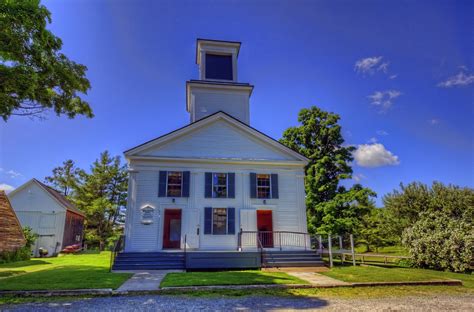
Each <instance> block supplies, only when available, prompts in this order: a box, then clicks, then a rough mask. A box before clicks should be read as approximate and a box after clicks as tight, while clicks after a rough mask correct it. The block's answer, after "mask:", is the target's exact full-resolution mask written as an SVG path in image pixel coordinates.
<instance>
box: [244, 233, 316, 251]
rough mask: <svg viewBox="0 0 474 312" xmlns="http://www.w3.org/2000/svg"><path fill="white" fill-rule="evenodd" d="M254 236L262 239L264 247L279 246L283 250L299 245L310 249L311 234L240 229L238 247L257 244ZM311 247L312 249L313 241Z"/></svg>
mask: <svg viewBox="0 0 474 312" xmlns="http://www.w3.org/2000/svg"><path fill="white" fill-rule="evenodd" d="M254 237H258V238H259V239H260V243H261V245H262V248H264V249H265V248H279V249H280V250H283V249H284V248H285V247H299V248H304V250H308V239H310V238H311V236H310V234H308V233H304V232H295V231H242V230H241V231H240V232H239V237H238V243H237V244H238V249H239V250H242V248H243V247H244V246H246V247H252V245H253V246H255V244H256V242H255V241H254V240H253V239H254ZM309 249H312V246H311V243H310V244H309Z"/></svg>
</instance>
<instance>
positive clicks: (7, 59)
mask: <svg viewBox="0 0 474 312" xmlns="http://www.w3.org/2000/svg"><path fill="white" fill-rule="evenodd" d="M48 23H51V13H50V12H49V11H48V9H47V8H46V7H45V6H43V5H40V1H39V0H21V1H18V0H0V29H1V31H0V116H1V117H2V118H3V120H4V121H7V120H8V118H9V117H10V116H11V115H17V116H41V113H43V112H45V111H47V110H53V111H54V112H55V113H56V114H57V115H58V116H59V115H61V114H65V115H67V116H68V117H69V118H73V117H75V116H76V115H77V114H80V115H85V116H87V117H93V114H92V110H91V108H90V106H89V104H88V103H87V102H86V101H84V100H83V99H82V98H81V96H80V95H79V94H81V93H82V94H86V93H87V91H88V90H89V89H90V83H89V80H88V79H87V78H86V77H85V73H86V70H87V67H86V66H84V65H81V64H77V63H75V62H73V61H71V60H70V59H68V58H67V57H66V56H65V55H64V54H62V53H60V52H59V51H60V50H61V47H62V41H61V39H60V38H58V37H56V36H55V35H54V34H53V33H51V32H50V31H49V30H47V29H46V25H47V24H48Z"/></svg>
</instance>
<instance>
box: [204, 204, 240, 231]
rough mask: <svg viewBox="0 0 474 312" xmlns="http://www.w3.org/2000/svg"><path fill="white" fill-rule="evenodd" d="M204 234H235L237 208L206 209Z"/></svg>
mask: <svg viewBox="0 0 474 312" xmlns="http://www.w3.org/2000/svg"><path fill="white" fill-rule="evenodd" d="M204 234H211V235H226V234H230V235H233V234H235V208H232V207H229V208H213V207H206V208H204Z"/></svg>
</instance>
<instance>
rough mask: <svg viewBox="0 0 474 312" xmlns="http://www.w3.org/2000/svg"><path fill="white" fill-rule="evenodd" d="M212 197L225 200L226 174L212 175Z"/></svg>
mask: <svg viewBox="0 0 474 312" xmlns="http://www.w3.org/2000/svg"><path fill="white" fill-rule="evenodd" d="M212 197H213V198H227V173H213V174H212Z"/></svg>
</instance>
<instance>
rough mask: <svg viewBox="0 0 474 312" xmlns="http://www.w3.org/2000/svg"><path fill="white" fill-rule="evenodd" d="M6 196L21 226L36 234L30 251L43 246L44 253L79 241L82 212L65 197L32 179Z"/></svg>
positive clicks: (36, 250) (35, 253) (80, 241)
mask: <svg viewBox="0 0 474 312" xmlns="http://www.w3.org/2000/svg"><path fill="white" fill-rule="evenodd" d="M8 197H9V198H10V201H11V204H12V207H13V209H14V210H15V213H16V214H17V216H18V219H19V220H20V223H21V225H22V226H29V227H31V228H32V229H33V232H34V233H37V234H38V239H37V240H36V243H35V246H33V254H34V255H35V256H38V249H39V248H46V249H47V250H48V256H52V255H55V254H57V253H59V252H60V251H61V250H62V249H63V248H65V247H66V246H69V245H73V244H81V243H82V239H83V228H84V218H85V215H84V213H83V212H82V211H80V210H79V209H78V208H77V207H76V206H75V205H74V204H73V203H72V202H71V201H69V200H68V199H67V198H66V196H64V195H63V194H61V193H60V192H58V191H57V190H55V189H53V188H51V187H49V186H47V185H46V184H44V183H41V182H40V181H38V180H36V179H32V180H30V181H28V182H27V183H25V184H23V185H22V186H20V187H18V188H17V189H15V190H14V191H12V192H11V193H10V194H9V195H8Z"/></svg>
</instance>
